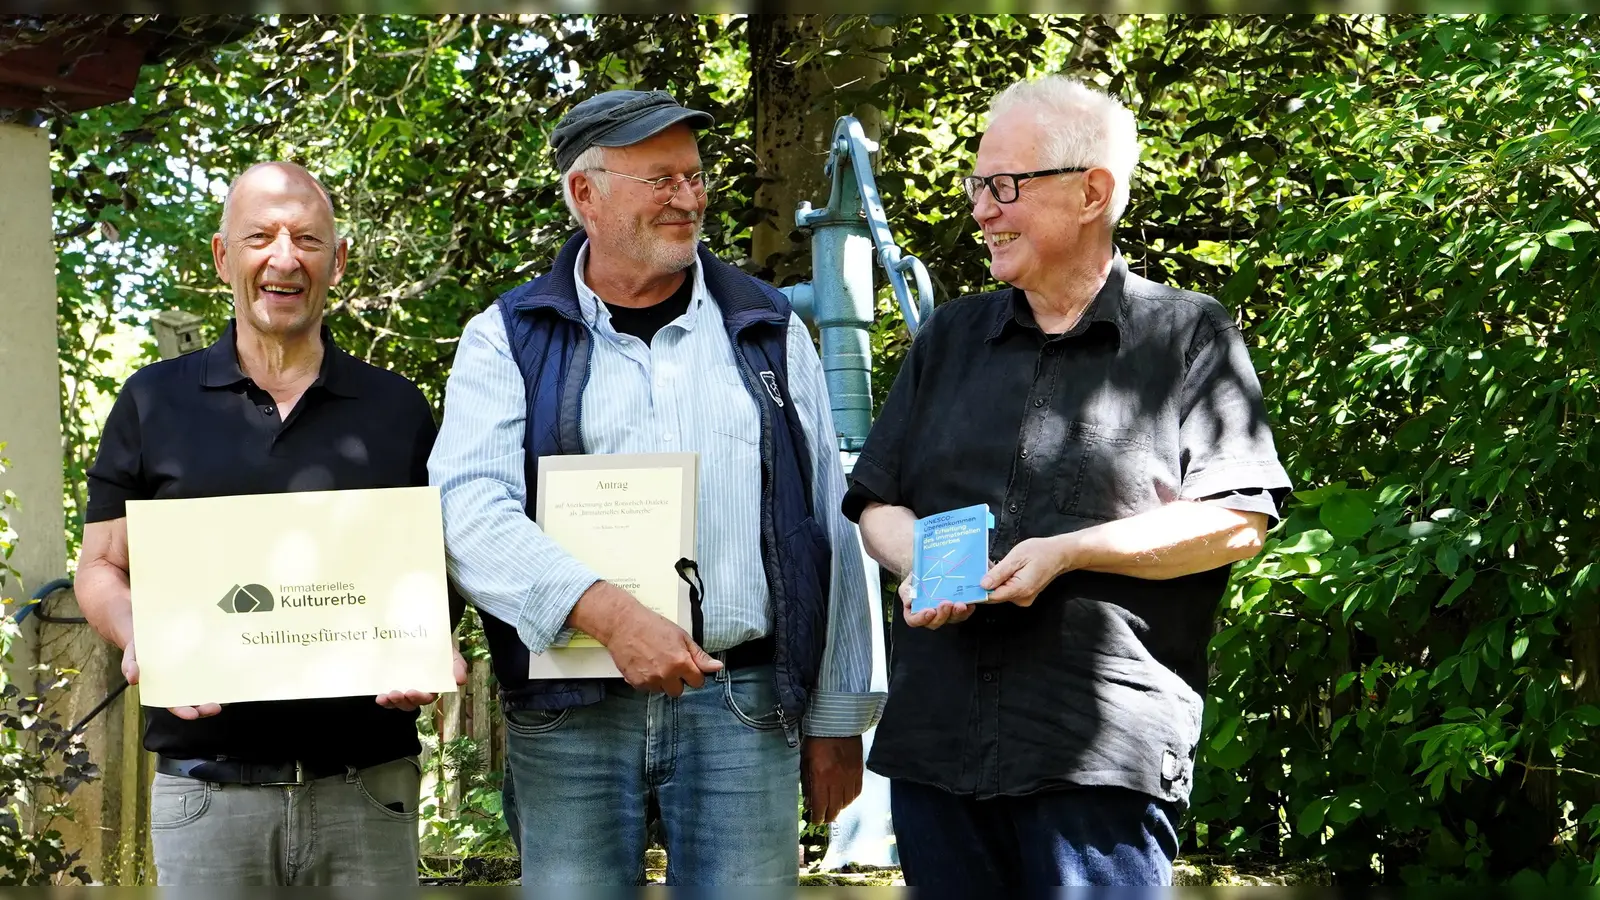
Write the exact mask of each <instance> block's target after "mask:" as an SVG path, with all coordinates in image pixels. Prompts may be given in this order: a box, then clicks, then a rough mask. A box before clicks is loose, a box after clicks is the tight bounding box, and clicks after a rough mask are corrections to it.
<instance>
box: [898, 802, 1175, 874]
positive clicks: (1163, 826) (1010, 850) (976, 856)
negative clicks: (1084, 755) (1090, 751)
mask: <svg viewBox="0 0 1600 900" xmlns="http://www.w3.org/2000/svg"><path fill="white" fill-rule="evenodd" d="M889 804H890V811H891V812H892V813H893V815H894V833H895V844H896V846H897V847H898V849H899V852H900V865H901V867H902V869H903V870H904V872H905V878H906V884H907V885H910V886H914V887H922V888H928V889H931V890H932V892H933V893H936V894H941V895H942V894H947V893H948V894H950V895H952V896H954V895H958V894H974V892H978V891H985V890H989V891H992V890H993V889H995V888H1010V889H1012V890H1023V891H1030V892H1031V891H1034V890H1037V889H1040V888H1048V887H1055V886H1063V885H1165V884H1171V883H1172V861H1173V859H1174V858H1175V857H1176V856H1177V854H1178V833H1177V825H1178V810H1177V808H1176V807H1175V806H1173V805H1172V804H1170V803H1164V802H1162V801H1160V800H1157V799H1156V798H1154V797H1151V796H1149V795H1146V794H1141V793H1139V792H1138V791H1131V790H1127V789H1125V788H1114V787H1085V788H1071V789H1067V790H1056V791H1041V792H1039V793H1034V794H1029V795H1027V796H1023V797H996V798H993V799H990V800H978V799H975V798H973V797H971V796H969V795H960V794H952V793H949V792H948V791H945V790H942V789H940V788H936V787H930V786H928V785H925V784H917V783H915V782H911V781H904V780H901V779H898V778H897V779H892V780H891V781H890V783H889Z"/></svg>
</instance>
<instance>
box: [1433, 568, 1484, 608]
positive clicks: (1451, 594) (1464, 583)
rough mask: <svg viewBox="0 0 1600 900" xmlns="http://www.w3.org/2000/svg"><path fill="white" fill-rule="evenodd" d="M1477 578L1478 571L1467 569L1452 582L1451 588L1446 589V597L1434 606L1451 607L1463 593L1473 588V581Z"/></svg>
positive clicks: (1441, 598) (1442, 597)
mask: <svg viewBox="0 0 1600 900" xmlns="http://www.w3.org/2000/svg"><path fill="white" fill-rule="evenodd" d="M1477 577H1478V570H1477V569H1467V570H1466V571H1464V572H1462V573H1461V574H1460V575H1457V576H1456V578H1455V580H1454V581H1452V582H1450V587H1448V588H1446V589H1445V592H1444V595H1443V596H1441V597H1440V598H1439V602H1438V603H1436V604H1434V605H1435V606H1449V605H1450V604H1452V603H1454V602H1456V598H1457V597H1460V596H1461V595H1462V594H1463V593H1466V590H1467V588H1469V587H1472V582H1473V579H1475V578H1477Z"/></svg>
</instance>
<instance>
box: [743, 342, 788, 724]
mask: <svg viewBox="0 0 1600 900" xmlns="http://www.w3.org/2000/svg"><path fill="white" fill-rule="evenodd" d="M733 353H734V356H736V357H737V358H738V360H739V377H740V379H742V380H743V381H744V388H745V390H747V391H749V392H750V396H752V397H754V398H755V401H756V408H757V410H758V411H759V412H760V414H761V542H762V544H763V547H764V549H765V550H766V552H765V553H763V554H762V556H763V559H762V566H763V567H764V568H765V569H766V570H767V594H768V595H769V597H770V598H771V600H772V635H773V638H774V640H773V642H772V645H773V649H772V661H773V663H774V665H773V678H774V679H775V680H776V681H777V682H778V684H777V688H778V716H779V719H778V721H779V722H780V723H781V724H782V725H783V733H784V735H785V737H786V738H788V740H789V746H791V747H792V746H794V745H795V744H796V743H797V739H796V737H795V736H794V734H793V723H792V722H790V721H789V720H788V719H787V718H786V716H785V714H784V711H783V707H784V702H785V699H786V698H785V697H784V688H783V680H784V675H785V673H787V672H788V669H789V653H788V647H787V646H785V639H786V638H787V636H788V633H789V630H788V628H787V621H788V617H787V616H786V615H785V610H784V606H785V604H784V602H783V600H784V599H785V597H784V594H783V590H784V588H783V573H782V572H781V571H778V569H777V564H778V533H777V523H776V522H774V521H773V519H772V516H773V495H774V492H775V491H776V490H777V487H776V486H775V485H774V484H773V471H772V454H773V440H774V439H773V436H772V435H773V429H775V428H776V427H777V425H776V423H774V422H773V421H772V410H771V407H769V406H768V405H767V404H765V403H763V402H761V401H762V399H763V397H764V396H765V391H764V390H758V389H757V388H756V386H755V384H753V383H752V382H751V380H750V373H751V368H750V360H749V358H748V357H746V356H745V354H744V348H743V347H741V346H739V341H738V339H737V338H735V339H734V340H733Z"/></svg>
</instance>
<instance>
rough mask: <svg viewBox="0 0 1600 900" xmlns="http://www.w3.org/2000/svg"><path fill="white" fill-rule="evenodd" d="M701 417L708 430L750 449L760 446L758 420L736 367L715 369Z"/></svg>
mask: <svg viewBox="0 0 1600 900" xmlns="http://www.w3.org/2000/svg"><path fill="white" fill-rule="evenodd" d="M715 374H716V377H715V378H713V379H712V380H711V385H710V387H711V388H712V390H711V391H710V394H709V396H706V397H705V398H704V407H705V408H704V410H703V415H704V416H705V420H706V423H707V426H708V427H709V429H710V430H711V431H713V432H715V433H717V434H720V435H722V436H723V437H727V438H732V439H733V440H734V441H737V442H738V443H739V444H743V445H744V446H745V447H748V448H751V449H754V448H755V447H756V445H757V444H759V443H760V442H761V417H760V414H759V413H758V412H757V411H756V404H755V401H754V400H752V399H751V397H750V389H749V388H747V387H745V383H744V376H743V375H742V374H740V372H739V368H738V367H737V366H716V367H715Z"/></svg>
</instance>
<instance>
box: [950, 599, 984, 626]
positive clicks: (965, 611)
mask: <svg viewBox="0 0 1600 900" xmlns="http://www.w3.org/2000/svg"><path fill="white" fill-rule="evenodd" d="M977 611H978V606H977V604H975V603H957V604H955V609H953V610H951V612H950V621H948V622H946V623H945V624H946V625H956V624H958V623H961V622H965V621H966V620H968V619H970V618H972V614H973V613H975V612H977Z"/></svg>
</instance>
